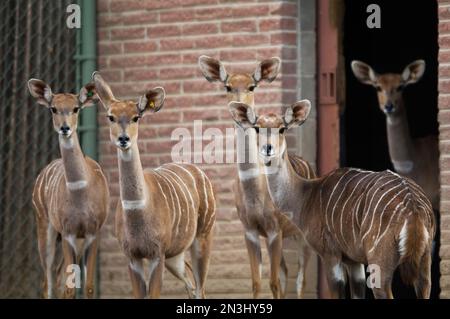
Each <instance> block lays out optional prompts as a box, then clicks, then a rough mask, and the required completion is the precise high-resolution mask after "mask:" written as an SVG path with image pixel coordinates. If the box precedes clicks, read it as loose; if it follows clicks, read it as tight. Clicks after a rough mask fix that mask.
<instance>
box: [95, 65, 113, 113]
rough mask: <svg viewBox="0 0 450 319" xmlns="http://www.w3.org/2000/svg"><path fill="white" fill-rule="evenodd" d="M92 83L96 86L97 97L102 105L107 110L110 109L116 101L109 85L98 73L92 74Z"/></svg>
mask: <svg viewBox="0 0 450 319" xmlns="http://www.w3.org/2000/svg"><path fill="white" fill-rule="evenodd" d="M92 81H93V82H94V85H95V90H96V92H97V97H98V99H99V101H100V103H101V104H102V105H103V107H104V108H105V109H109V105H110V104H111V102H112V101H114V100H116V98H115V97H114V94H113V93H112V91H111V88H110V87H109V85H108V84H107V83H106V82H105V80H103V78H102V76H101V75H100V73H98V71H95V72H94V73H92Z"/></svg>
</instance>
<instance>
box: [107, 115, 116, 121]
mask: <svg viewBox="0 0 450 319" xmlns="http://www.w3.org/2000/svg"><path fill="white" fill-rule="evenodd" d="M108 119H109V121H110V122H115V121H116V119H115V118H114V116H112V115H108Z"/></svg>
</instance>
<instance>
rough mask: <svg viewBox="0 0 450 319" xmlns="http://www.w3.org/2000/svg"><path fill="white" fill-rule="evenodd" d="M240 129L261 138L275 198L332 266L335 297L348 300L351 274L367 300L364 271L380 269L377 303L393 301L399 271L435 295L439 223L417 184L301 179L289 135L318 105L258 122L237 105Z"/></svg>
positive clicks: (366, 178)
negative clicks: (434, 248) (372, 267)
mask: <svg viewBox="0 0 450 319" xmlns="http://www.w3.org/2000/svg"><path fill="white" fill-rule="evenodd" d="M229 107H230V111H231V113H232V116H233V118H234V119H235V121H236V123H238V125H240V126H242V127H243V128H245V129H247V130H248V129H251V130H254V129H256V130H258V131H259V135H260V137H259V139H258V142H259V145H258V150H259V155H260V158H261V162H262V163H263V164H264V173H263V174H264V175H265V178H266V179H267V184H268V187H269V193H270V197H271V198H272V200H273V201H274V203H275V204H276V205H277V206H278V207H280V209H281V210H283V211H292V212H293V213H294V216H295V218H296V219H297V225H298V226H299V228H300V229H301V231H302V233H303V234H304V236H305V239H306V241H307V242H308V243H309V244H310V245H311V247H313V248H314V249H315V251H316V252H317V253H318V254H319V255H320V257H321V258H322V261H323V263H324V265H325V272H326V274H327V279H328V284H329V287H330V290H331V294H332V296H333V297H341V298H342V297H344V296H345V281H346V275H345V272H347V275H348V277H349V278H350V289H351V293H352V297H353V298H358V297H359V298H363V297H364V290H365V283H366V282H365V272H364V264H369V265H377V266H378V267H379V272H377V273H376V274H375V275H376V276H379V279H380V280H379V286H375V287H373V288H372V290H373V293H374V295H375V297H376V298H392V297H393V296H392V291H391V280H392V276H393V273H394V270H395V269H396V268H397V266H399V267H400V271H401V274H402V278H403V279H404V281H405V282H407V283H410V284H413V285H414V287H415V290H416V294H417V296H418V297H420V298H429V295H430V286H431V282H430V276H431V274H430V267H431V243H432V240H433V236H434V233H435V221H434V215H433V210H432V207H431V203H430V201H429V200H428V198H427V197H426V196H425V194H424V192H423V191H422V189H421V188H420V187H419V186H418V185H417V184H416V183H415V182H413V181H412V180H410V179H408V178H405V177H400V176H399V175H398V174H396V173H392V172H391V171H384V172H369V171H363V170H360V169H352V168H342V169H337V170H334V171H332V172H330V173H329V174H327V175H326V176H324V177H322V178H318V179H310V180H308V179H305V178H303V177H302V176H299V175H298V174H297V173H296V172H295V170H294V168H293V166H292V164H291V162H290V161H289V158H288V156H287V152H286V139H285V135H284V133H285V131H286V130H287V129H290V128H292V127H295V126H299V125H301V124H302V123H303V122H304V121H305V120H306V118H307V117H308V114H309V111H310V109H311V104H310V102H309V101H308V100H303V101H300V102H297V103H295V104H293V105H292V106H291V107H290V108H288V109H287V110H286V113H285V115H284V116H283V117H282V116H279V115H275V114H273V113H272V114H268V115H263V116H260V117H257V116H256V115H255V114H254V112H253V109H252V107H250V106H248V105H246V104H244V103H238V102H231V103H230V105H229Z"/></svg>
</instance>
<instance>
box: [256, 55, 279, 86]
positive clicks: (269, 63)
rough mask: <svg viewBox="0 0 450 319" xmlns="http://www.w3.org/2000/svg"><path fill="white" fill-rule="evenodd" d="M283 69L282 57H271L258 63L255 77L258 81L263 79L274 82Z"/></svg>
mask: <svg viewBox="0 0 450 319" xmlns="http://www.w3.org/2000/svg"><path fill="white" fill-rule="evenodd" d="M280 69H281V60H280V58H270V59H267V60H264V61H262V62H260V63H259V64H258V66H257V67H256V70H255V73H253V79H254V80H255V81H256V82H257V83H258V82H260V81H262V80H265V81H267V82H272V81H273V80H275V78H276V77H277V75H278V73H279V72H280Z"/></svg>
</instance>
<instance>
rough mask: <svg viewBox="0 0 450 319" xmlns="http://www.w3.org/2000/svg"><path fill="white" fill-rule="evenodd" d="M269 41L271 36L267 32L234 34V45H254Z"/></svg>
mask: <svg viewBox="0 0 450 319" xmlns="http://www.w3.org/2000/svg"><path fill="white" fill-rule="evenodd" d="M268 43H269V36H268V35H266V34H244V35H235V36H233V46H253V45H263V44H266V45H267V44H268Z"/></svg>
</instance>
